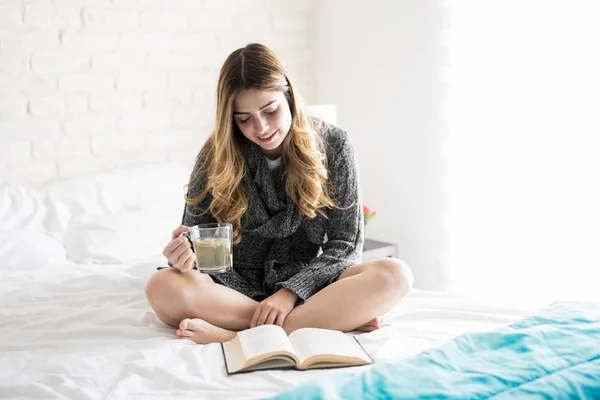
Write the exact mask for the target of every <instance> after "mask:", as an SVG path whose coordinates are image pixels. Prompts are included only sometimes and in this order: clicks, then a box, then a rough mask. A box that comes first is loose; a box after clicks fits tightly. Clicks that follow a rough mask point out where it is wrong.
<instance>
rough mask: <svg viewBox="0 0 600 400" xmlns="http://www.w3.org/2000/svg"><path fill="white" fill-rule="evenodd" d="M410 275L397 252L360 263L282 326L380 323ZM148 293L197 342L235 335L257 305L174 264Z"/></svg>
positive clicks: (155, 305) (290, 329)
mask: <svg viewBox="0 0 600 400" xmlns="http://www.w3.org/2000/svg"><path fill="white" fill-rule="evenodd" d="M412 280H413V277H412V272H411V271H410V268H409V267H408V265H406V264H405V263H403V262H402V261H399V260H397V259H394V258H382V259H378V260H373V261H369V262H365V263H361V264H357V265H355V266H353V267H350V268H348V269H347V270H346V271H344V273H342V274H341V275H340V276H339V278H338V279H337V280H336V281H335V282H334V283H333V284H331V285H329V286H327V287H325V288H323V289H322V290H321V291H319V292H317V293H316V294H315V295H313V296H312V297H310V298H309V299H307V300H306V302H304V304H302V305H300V306H298V307H296V308H294V309H293V310H292V311H291V312H290V313H289V314H288V315H287V317H286V319H285V321H284V323H283V328H284V329H285V330H286V332H287V333H288V334H289V333H291V332H293V331H294V330H296V329H299V328H304V327H315V328H327V329H336V330H341V331H351V330H355V329H356V328H358V327H365V325H366V330H369V326H371V328H372V329H376V328H377V327H378V325H377V322H376V320H375V318H377V317H378V316H380V315H382V314H384V313H386V312H388V311H389V310H391V309H392V308H393V307H394V306H395V305H396V304H397V303H398V302H399V301H400V300H401V299H402V297H404V295H406V293H407V292H408V290H409V288H410V287H411V285H412ZM146 296H147V298H148V301H149V303H150V306H151V307H152V308H153V309H154V311H155V312H156V314H157V315H158V317H159V318H160V319H161V321H163V322H164V323H166V324H168V325H171V326H173V327H178V328H179V329H178V330H177V335H178V336H179V337H186V338H189V339H191V340H193V341H195V342H197V343H212V342H223V341H227V340H231V339H233V337H234V336H235V332H236V331H240V330H244V329H247V328H249V326H250V322H251V320H252V316H253V314H254V310H255V309H256V306H257V305H258V302H256V301H255V300H252V299H250V298H249V297H247V296H245V295H243V294H241V293H239V292H237V291H235V290H233V289H230V288H228V287H225V286H223V285H219V284H216V283H214V282H213V281H212V279H211V278H210V277H209V276H207V275H204V274H199V273H196V272H195V271H191V272H188V273H185V274H182V273H181V272H179V271H178V270H176V269H175V268H167V269H163V270H161V271H158V272H156V273H155V274H154V275H153V276H152V277H151V278H150V280H149V281H148V285H147V287H146ZM370 321H371V322H370ZM373 321H375V322H373Z"/></svg>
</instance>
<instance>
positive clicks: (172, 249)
mask: <svg viewBox="0 0 600 400" xmlns="http://www.w3.org/2000/svg"><path fill="white" fill-rule="evenodd" d="M189 231H190V227H189V226H183V225H181V226H179V227H178V228H177V229H175V230H174V231H173V234H172V236H171V241H170V242H169V244H167V245H166V246H165V249H164V250H163V255H164V256H165V257H167V261H169V264H170V265H171V266H173V267H175V268H177V269H178V270H179V271H181V272H184V273H185V272H188V271H190V270H191V269H192V268H193V267H194V252H193V251H192V247H191V246H190V242H189V241H188V240H187V238H186V237H185V236H183V235H182V233H184V232H189Z"/></svg>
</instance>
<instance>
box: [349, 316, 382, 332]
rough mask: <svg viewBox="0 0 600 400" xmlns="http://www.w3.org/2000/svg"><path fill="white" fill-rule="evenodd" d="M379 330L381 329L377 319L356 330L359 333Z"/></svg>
mask: <svg viewBox="0 0 600 400" xmlns="http://www.w3.org/2000/svg"><path fill="white" fill-rule="evenodd" d="M379 328H380V325H379V318H377V317H375V318H373V319H372V320H370V321H369V322H367V323H366V324H364V325H361V326H359V327H358V328H356V329H354V330H355V331H359V332H372V331H375V330H377V329H379Z"/></svg>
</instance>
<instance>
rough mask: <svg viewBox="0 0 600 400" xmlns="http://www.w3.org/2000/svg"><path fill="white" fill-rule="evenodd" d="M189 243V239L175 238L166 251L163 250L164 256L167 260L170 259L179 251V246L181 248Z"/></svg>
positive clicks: (166, 247)
mask: <svg viewBox="0 0 600 400" xmlns="http://www.w3.org/2000/svg"><path fill="white" fill-rule="evenodd" d="M185 243H188V241H187V239H186V238H184V237H183V236H181V237H178V238H175V239H173V240H171V241H170V242H169V243H168V244H167V245H166V246H165V249H164V250H163V255H164V256H165V257H167V258H169V256H170V255H171V254H172V253H173V252H175V251H176V250H177V248H178V247H179V246H181V245H182V244H185Z"/></svg>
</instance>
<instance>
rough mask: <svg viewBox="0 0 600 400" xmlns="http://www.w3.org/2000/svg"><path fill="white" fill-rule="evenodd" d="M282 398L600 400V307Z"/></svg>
mask: <svg viewBox="0 0 600 400" xmlns="http://www.w3.org/2000/svg"><path fill="white" fill-rule="evenodd" d="M276 398H277V399H365V400H366V399H461V400H462V399H487V398H493V399H495V400H501V399H600V305H597V304H596V305H594V304H591V303H579V302H559V303H554V304H552V305H551V306H549V307H547V308H545V309H543V310H541V311H538V312H536V313H535V314H533V315H531V316H529V317H526V318H524V319H522V320H521V321H518V322H516V323H514V324H512V325H510V326H507V327H505V328H503V329H500V330H498V331H494V332H485V333H470V334H465V335H462V336H459V337H457V338H455V339H454V340H452V341H451V342H448V343H447V344H445V345H443V346H441V347H439V348H436V349H433V350H429V351H426V352H423V353H421V354H419V355H417V356H415V357H413V358H409V359H399V360H397V361H392V362H382V363H377V364H376V365H374V366H373V367H372V368H370V369H368V370H366V371H365V372H363V373H360V374H350V373H334V374H328V375H327V376H324V377H323V378H321V379H320V380H317V381H314V382H311V383H308V384H305V385H302V386H299V387H297V388H295V389H293V390H291V391H289V392H286V393H283V394H282V395H280V396H278V397H276Z"/></svg>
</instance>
